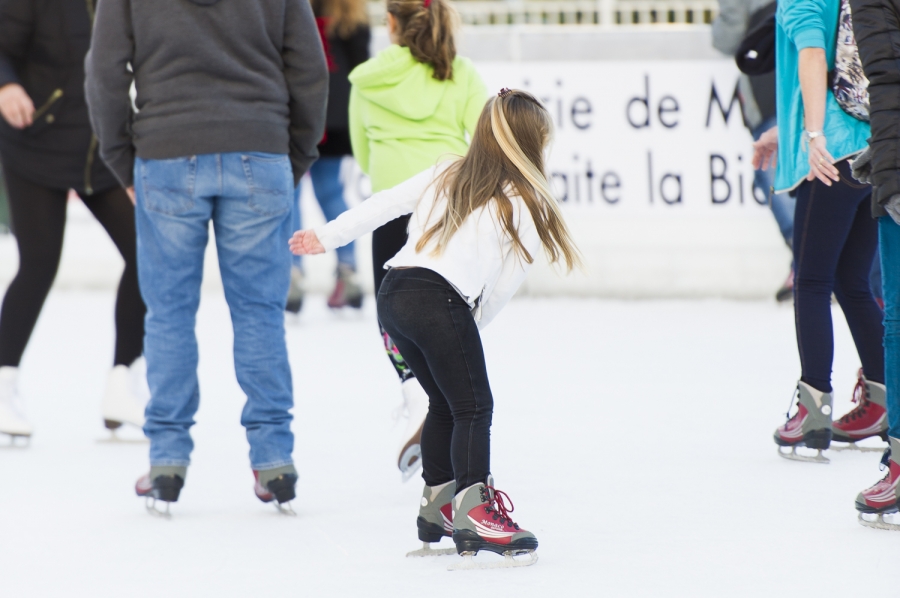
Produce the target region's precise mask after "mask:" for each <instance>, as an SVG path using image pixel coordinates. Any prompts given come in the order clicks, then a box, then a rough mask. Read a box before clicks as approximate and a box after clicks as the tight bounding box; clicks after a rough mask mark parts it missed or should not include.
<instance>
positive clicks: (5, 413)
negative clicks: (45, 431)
mask: <svg viewBox="0 0 900 598" xmlns="http://www.w3.org/2000/svg"><path fill="white" fill-rule="evenodd" d="M18 376H19V368H16V367H12V366H3V367H0V434H5V435H7V436H9V438H10V444H9V446H21V445H17V444H16V439H18V438H24V439H25V442H26V443H30V441H31V433H32V428H31V424H29V423H28V420H26V419H25V416H24V415H23V414H22V400H21V397H20V396H19V390H18V387H17V380H18Z"/></svg>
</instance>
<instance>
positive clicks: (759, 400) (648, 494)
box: [0, 291, 900, 598]
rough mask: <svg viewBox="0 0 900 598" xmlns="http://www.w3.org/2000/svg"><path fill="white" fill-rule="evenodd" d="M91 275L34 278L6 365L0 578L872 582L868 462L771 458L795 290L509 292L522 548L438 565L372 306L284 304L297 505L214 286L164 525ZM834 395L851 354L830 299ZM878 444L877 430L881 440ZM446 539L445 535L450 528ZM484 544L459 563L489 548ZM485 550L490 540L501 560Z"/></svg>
mask: <svg viewBox="0 0 900 598" xmlns="http://www.w3.org/2000/svg"><path fill="white" fill-rule="evenodd" d="M113 300H114V297H113V294H112V293H111V292H109V291H54V292H53V293H51V296H50V298H49V300H48V303H47V305H46V308H45V310H44V313H43V315H42V316H41V319H40V322H39V325H38V328H37V331H36V333H35V335H34V337H33V339H32V342H31V344H30V346H29V348H28V351H27V353H26V356H25V359H24V361H23V363H22V368H21V390H22V393H23V394H24V396H25V397H26V400H27V409H28V412H29V415H30V418H31V420H32V421H33V423H34V425H35V427H36V434H35V436H34V438H33V440H32V445H31V447H30V448H28V449H8V450H0V595H2V596H4V597H26V596H27V597H29V598H31V597H45V596H46V597H54V598H55V597H72V596H87V597H106V596H110V597H112V596H128V597H129V598H130V597H143V596H146V597H150V598H161V597H165V598H176V597H181V596H185V597H188V596H190V597H197V596H204V597H205V596H215V597H219V596H223V597H226V596H235V597H245V596H257V595H273V596H316V597H317V596H329V597H331V596H390V597H406V596H451V595H452V596H455V597H458V596H465V595H475V593H477V594H478V595H494V596H516V597H519V596H521V597H525V596H626V597H632V596H648V597H650V596H652V597H661V596H691V597H697V596H710V597H717V598H718V597H723V596H729V597H730V596H753V597H758V596H776V597H777V596H792V595H809V596H815V595H820V596H821V595H831V596H842V595H844V596H849V595H876V594H881V595H890V594H889V593H888V590H889V588H892V587H895V586H896V583H895V582H896V578H895V577H894V575H895V574H896V573H895V571H894V570H893V563H894V562H895V560H894V558H895V557H894V554H895V553H894V550H896V546H897V543H898V541H900V535H898V534H895V533H894V532H887V531H877V530H871V529H865V528H863V527H862V526H860V525H859V524H858V523H857V522H856V512H855V510H854V507H853V501H854V498H855V496H856V493H857V492H858V491H860V490H862V489H863V488H865V487H867V486H869V485H870V484H872V483H874V482H875V481H876V480H877V479H878V478H879V477H880V476H881V475H882V473H881V472H880V471H879V469H878V465H877V464H878V459H879V456H880V455H878V454H875V453H865V454H863V453H846V452H845V453H835V452H833V451H832V452H831V453H830V457H831V464H830V465H814V464H805V463H795V462H789V461H785V460H783V459H780V458H779V457H778V456H777V455H776V449H775V445H774V443H773V442H772V439H771V434H772V431H773V430H774V429H775V427H776V426H777V425H779V424H780V423H781V422H782V421H783V415H782V414H783V413H784V410H785V409H786V408H787V406H788V401H789V399H790V396H791V391H792V388H793V386H794V383H795V379H796V377H797V375H798V359H797V355H796V350H795V347H794V335H793V318H792V311H791V309H790V307H784V306H781V307H779V306H777V305H774V304H770V303H762V302H760V303H752V302H723V301H696V302H675V301H670V302H664V301H647V302H632V303H629V302H617V301H598V300H566V299H552V300H551V299H534V298H519V299H516V300H514V301H513V302H512V303H511V304H510V305H509V307H508V308H507V310H506V311H505V312H504V313H503V314H501V315H500V316H499V317H498V318H497V320H496V321H495V323H494V324H492V325H491V327H490V328H489V329H488V330H487V331H486V333H485V335H484V342H485V345H486V353H487V361H488V365H489V371H490V376H491V382H492V385H493V390H494V395H495V401H496V411H495V414H494V426H493V435H492V439H493V455H492V470H493V472H494V474H495V476H496V478H497V484H498V486H499V487H500V488H502V489H503V490H505V491H507V492H508V493H509V494H510V496H511V497H512V499H513V500H514V501H515V505H516V511H515V519H516V520H517V521H519V522H520V523H521V524H522V525H523V527H525V528H527V529H530V530H533V531H534V532H535V533H536V534H537V536H538V538H539V540H540V549H539V554H540V561H539V562H538V563H537V564H536V565H534V566H533V567H527V568H522V569H512V570H491V571H474V572H472V571H466V572H448V571H447V570H446V567H447V565H448V564H449V562H451V560H452V559H455V558H458V557H455V556H453V557H437V558H425V559H407V558H405V557H404V555H405V554H406V552H407V551H409V550H413V549H416V548H419V547H420V546H421V544H420V542H419V541H418V540H417V539H416V530H415V517H416V509H417V505H418V499H419V496H420V494H419V493H420V491H421V486H420V483H419V481H418V480H415V481H412V482H410V483H408V484H406V485H403V484H401V483H400V474H399V473H398V471H397V469H396V466H395V464H394V460H395V452H394V451H395V448H396V443H397V440H398V435H399V434H400V433H401V430H402V425H399V424H394V423H393V422H392V420H391V411H392V410H393V408H394V407H395V406H396V404H397V403H398V401H399V397H400V393H399V388H398V383H397V380H396V379H395V376H394V374H393V371H392V369H391V368H390V366H389V364H388V362H387V359H386V358H385V356H384V354H383V352H382V349H381V346H380V340H379V337H378V334H377V330H376V326H375V320H374V306H373V302H372V300H371V297H369V298H367V301H366V305H365V308H364V310H363V312H362V313H361V314H353V313H350V314H333V313H330V312H328V310H327V309H326V308H325V307H324V301H325V299H324V297H322V296H312V297H309V298H308V301H307V304H306V306H305V307H304V311H303V313H302V314H301V316H300V317H299V319H297V320H296V321H291V320H289V324H288V335H287V338H288V345H289V349H290V355H291V363H292V367H293V372H294V388H295V392H296V403H297V406H296V409H295V411H294V415H295V418H296V419H295V422H294V431H295V433H296V437H297V442H296V449H295V458H296V462H297V467H298V469H299V471H300V474H301V478H300V482H299V485H298V495H299V496H298V499H297V500H296V501H295V503H294V509H295V510H296V511H297V514H298V516H297V517H296V518H287V517H283V516H279V515H278V514H277V513H276V512H275V509H274V508H272V507H271V506H268V505H264V504H262V503H260V502H259V501H258V500H257V499H256V498H255V497H254V495H253V492H252V476H251V474H250V470H249V466H248V462H247V444H246V440H245V438H244V435H243V431H242V428H241V427H240V425H239V423H238V420H239V415H240V409H241V405H242V404H243V401H244V397H243V396H242V393H241V391H240V388H239V387H238V385H237V383H236V381H235V378H234V371H233V366H232V363H231V357H230V351H231V332H230V325H229V320H228V314H227V308H226V305H225V302H224V299H223V297H222V295H221V294H219V293H215V292H208V293H206V294H204V296H203V300H202V304H201V309H200V313H199V318H198V334H199V339H200V350H201V363H200V381H201V392H202V405H201V408H200V412H199V413H198V415H197V425H196V426H195V428H194V438H195V441H196V450H195V452H194V455H193V464H192V467H191V469H190V472H189V475H188V479H187V484H186V486H185V489H184V491H183V493H182V497H181V500H179V502H178V503H176V504H174V505H173V506H172V511H173V514H174V515H173V518H172V520H171V521H165V520H160V519H157V518H153V517H150V516H149V515H148V514H147V513H146V512H145V511H144V505H143V501H142V500H140V499H138V498H136V497H135V496H134V493H133V490H132V487H133V483H134V481H135V479H136V478H137V477H138V476H139V475H140V474H142V473H144V472H145V471H146V469H147V447H146V445H139V444H104V443H98V440H99V439H102V438H104V437H105V436H106V431H105V430H104V429H103V427H102V422H101V417H100V413H99V402H100V396H101V393H102V390H103V384H104V380H105V375H106V372H107V369H108V367H109V365H110V360H111V354H112V305H113ZM835 315H836V322H837V324H838V325H837V335H838V343H837V355H836V358H835V388H836V394H837V398H836V411H837V412H838V413H842V412H844V411H846V410H847V409H849V408H850V401H849V399H850V393H851V389H852V386H853V383H854V376H855V372H856V368H857V367H858V361H857V358H856V356H855V354H854V352H853V350H852V345H851V341H850V337H849V334H848V332H847V330H846V325H845V324H844V323H843V320H842V318H841V316H840V312H839V311H838V310H835ZM876 444H877V443H876ZM445 543H446V540H445V541H444V542H442V543H441V544H440V546H444V545H445ZM491 557H494V555H479V557H478V558H484V559H485V560H487V559H490V558H491ZM495 558H500V557H495Z"/></svg>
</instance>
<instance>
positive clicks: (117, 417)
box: [101, 357, 150, 440]
mask: <svg viewBox="0 0 900 598" xmlns="http://www.w3.org/2000/svg"><path fill="white" fill-rule="evenodd" d="M149 399H150V389H149V388H148V387H147V367H146V365H145V361H144V358H143V357H140V358H138V359H137V361H135V362H134V363H133V364H131V366H130V367H129V366H127V365H117V366H115V367H114V368H113V369H112V371H111V372H110V373H109V377H108V378H107V380H106V391H105V392H104V393H103V404H102V407H101V411H102V413H103V424H104V425H105V426H106V428H107V429H108V430H110V431H111V432H112V435H113V436H112V439H113V440H117V438H116V435H115V431H116V430H117V429H119V428H120V427H122V425H123V424H130V425H132V426H135V427H138V428H143V427H144V406H145V405H146V404H147V401H148V400H149Z"/></svg>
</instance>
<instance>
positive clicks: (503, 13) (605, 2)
mask: <svg viewBox="0 0 900 598" xmlns="http://www.w3.org/2000/svg"><path fill="white" fill-rule="evenodd" d="M453 6H454V7H455V8H456V10H457V12H459V16H460V20H461V21H462V23H463V24H464V25H474V26H481V25H607V26H629V25H646V24H654V25H665V24H673V23H677V24H709V23H712V21H713V19H714V18H715V17H716V14H718V10H719V4H718V1H717V0H688V1H682V0H545V1H539V0H507V1H503V0H495V1H488V2H483V1H481V2H479V1H471V2H470V1H466V0H463V1H459V2H453ZM369 16H370V19H371V22H372V23H373V24H375V25H380V24H382V23H384V19H385V3H384V2H383V1H379V2H370V3H369Z"/></svg>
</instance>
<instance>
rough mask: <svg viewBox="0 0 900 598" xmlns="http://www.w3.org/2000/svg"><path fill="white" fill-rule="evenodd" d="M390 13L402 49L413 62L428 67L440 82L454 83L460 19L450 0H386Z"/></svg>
mask: <svg viewBox="0 0 900 598" xmlns="http://www.w3.org/2000/svg"><path fill="white" fill-rule="evenodd" d="M387 11H388V12H389V13H390V14H391V15H393V17H394V18H395V19H396V20H397V28H398V31H397V35H398V37H399V41H400V45H401V46H404V47H407V48H409V51H410V53H411V54H412V56H413V58H415V59H416V60H418V61H419V62H422V63H425V64H429V65H431V66H432V68H433V69H434V78H435V79H437V80H438V81H447V80H450V79H453V60H454V59H455V58H456V43H455V41H454V39H453V34H454V31H455V30H456V26H457V23H458V22H459V16H458V15H457V13H456V9H454V8H453V7H452V6H450V3H449V1H448V0H387Z"/></svg>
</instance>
